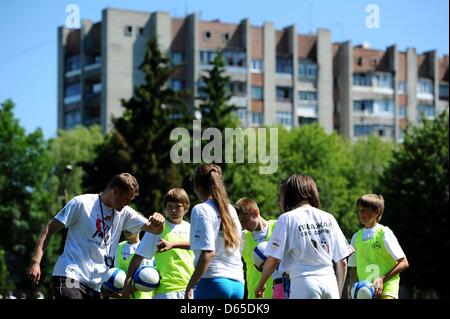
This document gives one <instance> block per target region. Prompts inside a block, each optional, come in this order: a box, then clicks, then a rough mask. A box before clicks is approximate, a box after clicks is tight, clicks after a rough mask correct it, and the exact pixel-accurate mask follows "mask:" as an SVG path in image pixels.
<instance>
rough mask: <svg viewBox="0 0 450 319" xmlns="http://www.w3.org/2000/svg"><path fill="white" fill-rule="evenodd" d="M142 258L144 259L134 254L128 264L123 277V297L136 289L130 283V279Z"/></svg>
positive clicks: (127, 296) (126, 296)
mask: <svg viewBox="0 0 450 319" xmlns="http://www.w3.org/2000/svg"><path fill="white" fill-rule="evenodd" d="M142 259H144V257H142V256H140V255H138V254H134V255H133V257H132V258H131V261H130V265H129V266H128V272H127V277H126V278H125V283H124V285H123V292H122V297H123V298H126V299H127V298H129V296H130V295H131V294H133V293H134V292H135V291H136V289H135V288H134V287H133V286H132V285H131V279H132V278H133V275H134V273H135V271H136V269H138V267H139V265H140V264H141V262H142Z"/></svg>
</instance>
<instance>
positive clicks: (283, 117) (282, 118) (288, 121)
mask: <svg viewBox="0 0 450 319" xmlns="http://www.w3.org/2000/svg"><path fill="white" fill-rule="evenodd" d="M276 118H277V123H278V124H281V125H284V126H287V127H291V126H292V113H291V112H276Z"/></svg>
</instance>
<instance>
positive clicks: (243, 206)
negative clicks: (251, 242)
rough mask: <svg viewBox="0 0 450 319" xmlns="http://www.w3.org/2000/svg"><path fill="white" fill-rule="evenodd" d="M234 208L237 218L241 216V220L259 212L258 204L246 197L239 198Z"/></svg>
mask: <svg viewBox="0 0 450 319" xmlns="http://www.w3.org/2000/svg"><path fill="white" fill-rule="evenodd" d="M234 208H235V209H236V212H237V214H238V216H241V218H242V217H243V218H248V217H249V216H251V215H252V214H253V213H255V212H257V211H258V210H259V209H258V204H257V203H256V202H255V201H254V200H253V199H251V198H248V197H242V198H240V199H239V200H238V201H237V202H236V204H235V205H234Z"/></svg>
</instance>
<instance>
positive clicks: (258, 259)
mask: <svg viewBox="0 0 450 319" xmlns="http://www.w3.org/2000/svg"><path fill="white" fill-rule="evenodd" d="M266 247H267V241H262V242H260V243H259V244H258V245H257V246H256V247H255V249H253V264H254V265H255V267H256V269H258V270H261V266H262V265H263V264H264V262H265V261H266V259H267V257H266V256H265V255H264V251H265V250H266Z"/></svg>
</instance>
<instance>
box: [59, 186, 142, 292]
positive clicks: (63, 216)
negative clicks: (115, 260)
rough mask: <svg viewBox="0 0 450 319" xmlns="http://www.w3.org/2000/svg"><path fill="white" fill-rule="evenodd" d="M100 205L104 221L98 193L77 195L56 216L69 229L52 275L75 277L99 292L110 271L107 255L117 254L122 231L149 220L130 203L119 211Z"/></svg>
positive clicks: (133, 228)
mask: <svg viewBox="0 0 450 319" xmlns="http://www.w3.org/2000/svg"><path fill="white" fill-rule="evenodd" d="M101 205H102V208H103V220H102V214H101V210H100V199H99V195H98V194H85V195H80V196H77V197H74V198H73V199H72V200H71V201H70V202H68V203H67V205H66V206H65V207H64V208H63V209H62V210H61V211H60V212H59V213H58V214H57V215H56V216H55V219H57V220H58V221H60V222H61V223H63V224H64V225H65V227H66V228H68V229H69V230H68V233H67V238H66V242H65V245H64V252H63V254H62V255H61V256H59V258H58V261H57V262H56V265H55V269H54V270H53V276H64V277H69V278H73V279H75V280H78V281H79V282H81V283H82V284H85V285H87V286H88V287H90V288H92V289H94V290H97V291H100V287H101V283H102V281H103V280H102V279H103V278H102V277H103V276H104V275H105V274H106V271H107V270H108V267H107V266H106V264H105V260H104V257H105V256H111V257H114V254H115V252H116V249H117V244H118V242H119V240H120V234H121V232H122V230H124V229H125V230H128V231H129V232H131V233H137V232H139V231H140V230H141V228H142V227H143V226H144V225H145V223H146V222H147V219H146V218H145V217H143V216H141V215H139V214H138V213H137V212H136V211H135V210H134V209H132V208H131V207H129V206H125V207H124V208H123V209H122V210H121V211H120V212H118V211H116V210H113V209H112V208H110V207H107V206H105V205H103V204H101ZM104 238H105V239H108V240H106V243H105V240H104Z"/></svg>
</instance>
